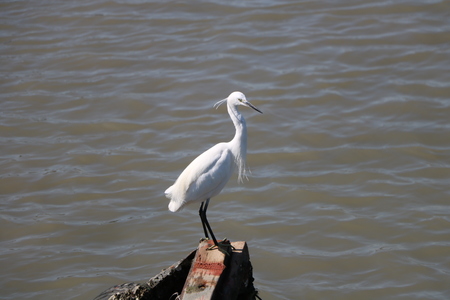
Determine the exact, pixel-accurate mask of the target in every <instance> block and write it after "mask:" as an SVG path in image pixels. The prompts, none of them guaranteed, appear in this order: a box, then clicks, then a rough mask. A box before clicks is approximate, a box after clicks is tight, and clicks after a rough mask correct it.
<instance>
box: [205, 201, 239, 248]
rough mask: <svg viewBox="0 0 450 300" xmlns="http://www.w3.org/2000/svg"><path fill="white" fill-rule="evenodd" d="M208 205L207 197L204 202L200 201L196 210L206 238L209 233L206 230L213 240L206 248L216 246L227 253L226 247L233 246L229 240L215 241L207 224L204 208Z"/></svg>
mask: <svg viewBox="0 0 450 300" xmlns="http://www.w3.org/2000/svg"><path fill="white" fill-rule="evenodd" d="M208 205H209V199H206V202H202V204H201V205H200V209H199V211H198V213H199V215H200V219H201V221H202V226H203V231H204V232H205V236H206V238H207V239H209V235H208V231H209V234H210V235H211V238H212V240H213V242H214V246H213V247H210V248H208V250H212V249H213V248H214V247H217V248H218V249H219V251H221V252H222V253H224V254H225V255H229V253H228V251H227V248H226V247H231V248H233V246H231V244H230V243H229V242H226V243H224V241H227V240H226V239H225V240H224V241H222V242H220V243H219V242H217V239H216V237H215V235H214V233H213V231H212V229H211V226H210V225H209V222H208V219H207V218H206V210H207V209H208Z"/></svg>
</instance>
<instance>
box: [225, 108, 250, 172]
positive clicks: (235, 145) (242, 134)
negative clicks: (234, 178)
mask: <svg viewBox="0 0 450 300" xmlns="http://www.w3.org/2000/svg"><path fill="white" fill-rule="evenodd" d="M227 108H228V114H229V115H230V118H231V120H232V121H233V124H234V127H235V129H236V133H235V134H234V137H233V139H232V140H231V141H230V144H231V146H232V147H231V149H232V150H231V151H232V152H233V155H234V158H235V161H236V165H237V166H238V168H239V178H238V180H239V181H242V178H243V176H246V175H245V172H246V171H245V162H246V158H247V124H246V123H245V119H244V116H243V115H241V113H240V112H239V111H238V110H237V107H236V106H234V105H227Z"/></svg>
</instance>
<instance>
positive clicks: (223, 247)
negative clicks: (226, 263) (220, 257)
mask: <svg viewBox="0 0 450 300" xmlns="http://www.w3.org/2000/svg"><path fill="white" fill-rule="evenodd" d="M215 249H217V250H219V251H220V252H222V253H223V254H225V255H230V251H229V250H230V249H231V250H235V248H234V247H233V245H231V243H230V241H229V240H228V239H227V238H224V239H223V240H222V241H220V242H217V244H216V245H212V246H210V247H208V248H207V249H206V250H215Z"/></svg>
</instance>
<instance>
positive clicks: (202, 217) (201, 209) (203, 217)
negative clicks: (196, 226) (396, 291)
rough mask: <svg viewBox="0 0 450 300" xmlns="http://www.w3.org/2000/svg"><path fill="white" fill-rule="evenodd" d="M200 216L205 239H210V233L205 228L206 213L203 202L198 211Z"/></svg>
mask: <svg viewBox="0 0 450 300" xmlns="http://www.w3.org/2000/svg"><path fill="white" fill-rule="evenodd" d="M198 215H199V216H200V220H201V221H202V226H203V232H204V233H205V238H207V239H209V235H208V231H207V230H206V226H205V212H204V211H203V202H202V204H201V205H200V209H199V210H198Z"/></svg>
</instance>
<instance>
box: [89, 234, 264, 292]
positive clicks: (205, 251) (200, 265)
mask: <svg viewBox="0 0 450 300" xmlns="http://www.w3.org/2000/svg"><path fill="white" fill-rule="evenodd" d="M213 245H214V244H213V242H212V241H209V240H201V241H200V243H199V246H198V249H197V250H195V251H193V252H191V253H190V254H189V255H188V256H187V257H186V258H184V259H182V260H180V261H179V262H177V263H175V264H173V265H172V266H170V267H169V268H167V269H165V270H163V271H162V272H161V273H159V274H158V275H156V276H154V277H152V278H151V279H150V280H149V281H148V282H147V283H144V284H139V283H125V284H121V285H116V286H114V287H111V288H109V289H108V290H106V291H104V292H103V293H101V294H100V295H99V296H97V297H96V298H95V300H106V299H108V300H160V299H161V300H163V299H164V300H167V299H171V300H175V299H176V300H181V299H182V300H193V299H202V300H207V299H211V300H254V299H256V298H258V299H260V298H259V297H258V295H257V292H256V290H255V288H254V286H253V274H252V271H253V270H252V265H251V263H250V256H249V251H248V248H247V243H246V242H233V243H231V246H232V247H229V252H228V254H227V255H226V254H224V253H222V252H220V251H219V250H218V249H216V248H214V247H213V248H211V246H213ZM209 248H210V249H209Z"/></svg>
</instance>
